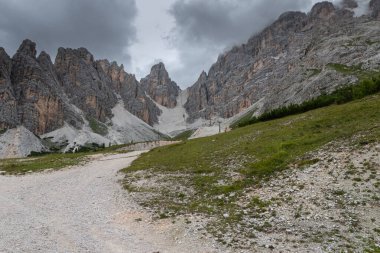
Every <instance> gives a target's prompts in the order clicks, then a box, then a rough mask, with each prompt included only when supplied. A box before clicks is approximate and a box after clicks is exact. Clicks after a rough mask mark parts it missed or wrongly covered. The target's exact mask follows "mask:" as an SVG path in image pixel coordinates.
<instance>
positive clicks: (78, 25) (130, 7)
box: [0, 0, 366, 88]
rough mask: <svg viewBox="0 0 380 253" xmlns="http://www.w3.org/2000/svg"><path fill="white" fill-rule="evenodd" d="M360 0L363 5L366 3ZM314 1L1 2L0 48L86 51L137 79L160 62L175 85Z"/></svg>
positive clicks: (191, 80)
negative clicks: (28, 45)
mask: <svg viewBox="0 0 380 253" xmlns="http://www.w3.org/2000/svg"><path fill="white" fill-rule="evenodd" d="M364 1H366V0H364ZM315 2H317V0H207V1H205V0H33V1H30V0H0V47H4V48H5V49H6V50H7V52H8V53H9V54H10V55H13V54H14V53H15V51H16V50H17V48H18V46H19V44H20V43H21V41H22V40H23V39H24V38H29V39H31V40H33V41H35V42H37V47H38V48H37V49H38V51H42V50H45V51H47V52H48V53H49V54H50V55H51V56H52V58H53V60H54V57H55V55H56V52H57V49H58V47H61V46H62V47H71V48H78V47H86V48H87V49H89V50H90V51H91V52H92V53H93V54H94V56H95V58H97V59H101V58H107V59H109V60H116V61H117V62H119V63H123V64H124V65H125V67H126V70H127V72H130V73H134V74H136V76H137V78H138V79H140V78H141V77H144V76H145V75H147V74H148V73H149V71H150V68H151V66H152V65H153V64H154V63H157V62H159V61H163V62H164V63H165V65H166V67H167V69H168V71H169V73H170V75H171V77H172V79H173V80H174V81H176V82H177V83H178V84H179V85H180V86H181V87H183V88H184V87H188V86H190V85H192V84H193V83H194V82H195V81H196V80H197V78H198V76H199V74H200V73H201V71H202V70H206V71H208V69H209V68H210V66H211V64H212V63H214V62H215V61H216V59H217V57H218V55H219V54H220V53H222V52H224V51H226V50H228V48H230V47H231V46H233V45H238V44H241V43H244V42H245V41H246V40H247V39H248V38H249V37H250V36H251V35H253V34H255V33H257V32H259V31H260V30H262V29H263V28H264V27H265V26H266V25H268V24H270V23H271V22H273V21H274V20H275V19H276V18H277V17H278V16H279V15H280V14H281V13H282V12H284V11H288V10H302V11H308V10H309V9H310V8H311V6H312V5H313V3H315Z"/></svg>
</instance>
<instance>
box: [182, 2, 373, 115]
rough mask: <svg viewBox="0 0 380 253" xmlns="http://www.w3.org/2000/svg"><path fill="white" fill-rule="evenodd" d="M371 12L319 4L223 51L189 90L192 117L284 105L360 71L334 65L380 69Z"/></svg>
mask: <svg viewBox="0 0 380 253" xmlns="http://www.w3.org/2000/svg"><path fill="white" fill-rule="evenodd" d="M378 2H379V0H373V1H372V3H371V5H372V7H371V8H372V11H371V14H370V15H367V16H363V17H354V16H353V12H352V11H350V10H347V9H345V8H338V7H335V6H334V5H333V4H332V3H329V2H322V3H318V4H316V5H315V6H314V7H313V8H312V10H311V11H310V12H309V13H308V14H305V13H301V12H287V13H284V14H283V15H281V16H280V17H279V19H278V20H277V21H275V22H274V23H273V24H272V25H270V26H269V27H267V28H266V29H264V30H263V31H262V32H261V33H259V34H257V35H255V36H253V37H252V38H251V39H249V41H248V42H247V43H246V44H244V45H242V46H239V47H234V48H233V49H232V50H230V51H229V52H227V53H225V54H223V55H221V56H220V57H219V58H218V60H217V62H216V63H215V64H214V65H213V66H212V67H211V68H210V70H209V72H208V74H206V73H202V75H201V77H200V78H199V80H198V81H197V82H196V83H195V84H194V85H193V86H192V87H190V88H189V97H188V101H187V103H186V104H185V107H186V110H187V112H188V114H189V116H190V117H189V119H190V121H192V120H195V119H197V118H200V117H202V118H206V119H210V118H213V117H223V118H229V117H232V116H234V115H235V114H237V113H239V112H241V111H243V110H245V109H246V108H248V107H250V106H252V107H254V108H255V110H256V113H257V114H260V113H262V112H264V111H266V110H269V109H273V108H276V107H279V106H282V105H284V104H290V103H300V102H302V101H304V100H307V99H310V98H312V97H314V96H317V95H319V94H321V93H323V92H331V91H332V90H334V89H335V88H336V87H338V86H340V85H345V84H349V83H353V82H355V81H356V80H357V78H356V76H355V75H350V74H347V73H342V72H340V71H339V70H337V69H335V68H334V65H333V64H335V63H338V64H343V65H347V66H355V67H357V66H360V67H361V68H362V70H363V71H366V70H371V69H379V64H380V57H379V46H380V45H379V43H372V42H374V41H380V29H378V28H379V27H380V23H379V21H377V20H376V19H375V18H374V16H375V15H374V14H373V13H376V10H378V9H377V8H378V7H377V6H378V5H377V4H378Z"/></svg>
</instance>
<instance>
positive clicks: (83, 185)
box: [0, 152, 219, 253]
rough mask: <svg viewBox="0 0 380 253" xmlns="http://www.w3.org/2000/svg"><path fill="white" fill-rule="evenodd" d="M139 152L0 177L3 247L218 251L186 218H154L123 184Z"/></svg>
mask: <svg viewBox="0 0 380 253" xmlns="http://www.w3.org/2000/svg"><path fill="white" fill-rule="evenodd" d="M141 153H142V152H132V153H128V154H118V155H107V156H103V155H100V156H96V157H94V160H93V161H92V162H90V163H88V164H86V165H84V166H78V167H74V168H70V169H64V170H60V171H56V172H49V173H38V174H31V175H26V176H22V177H14V176H12V177H9V176H0V228H1V229H0V252H1V253H3V252H12V253H13V252H123V253H124V252H126V253H127V252H131V253H132V252H133V253H139V252H142V253H145V252H146V253H152V252H160V253H163V252H183V253H186V252H192V253H193V252H202V253H206V252H219V251H218V250H216V249H215V248H214V246H213V243H212V242H211V241H207V240H206V239H200V238H201V235H200V234H199V233H198V232H197V231H196V230H192V229H189V226H187V225H186V224H185V223H184V222H180V221H177V222H175V223H172V222H171V221H169V220H161V221H159V222H153V221H152V220H151V218H150V215H149V214H148V213H147V212H145V211H143V210H142V209H141V208H140V207H139V206H138V205H137V204H135V203H134V202H133V200H132V199H131V198H130V197H129V196H128V193H127V192H126V191H124V190H123V189H122V188H121V186H120V184H119V183H118V180H119V179H120V178H122V175H120V174H118V173H117V172H118V171H119V170H120V169H122V168H124V167H126V166H128V165H129V164H130V163H131V162H132V161H133V160H134V159H136V158H137V157H138V155H139V154H141Z"/></svg>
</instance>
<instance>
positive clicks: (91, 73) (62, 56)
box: [54, 48, 117, 122]
mask: <svg viewBox="0 0 380 253" xmlns="http://www.w3.org/2000/svg"><path fill="white" fill-rule="evenodd" d="M54 65H55V69H56V72H57V75H58V78H59V79H60V81H61V83H62V86H63V88H64V91H65V93H66V94H67V96H68V97H69V99H70V101H71V103H73V104H74V105H75V106H77V107H78V108H80V109H81V110H82V111H84V112H85V113H86V115H87V116H88V117H90V118H93V119H96V120H98V121H101V122H105V121H106V119H107V118H109V117H111V116H112V112H111V110H112V108H113V107H114V106H115V105H116V103H117V97H116V95H115V94H114V92H113V91H112V89H111V83H110V80H109V79H108V78H105V74H104V73H99V69H97V64H96V62H95V61H94V57H93V56H92V54H91V53H90V52H88V50H87V49H85V48H79V49H69V48H68V49H64V48H59V49H58V54H57V57H56V59H55V64H54Z"/></svg>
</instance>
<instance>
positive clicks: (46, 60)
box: [37, 51, 52, 64]
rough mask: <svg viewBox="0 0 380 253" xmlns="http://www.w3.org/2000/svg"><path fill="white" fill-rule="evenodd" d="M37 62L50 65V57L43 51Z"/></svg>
mask: <svg viewBox="0 0 380 253" xmlns="http://www.w3.org/2000/svg"><path fill="white" fill-rule="evenodd" d="M37 60H38V62H39V63H40V64H41V63H49V64H52V61H51V58H50V55H49V54H48V53H46V52H45V51H42V52H41V53H40V55H39V56H38V57H37Z"/></svg>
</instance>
